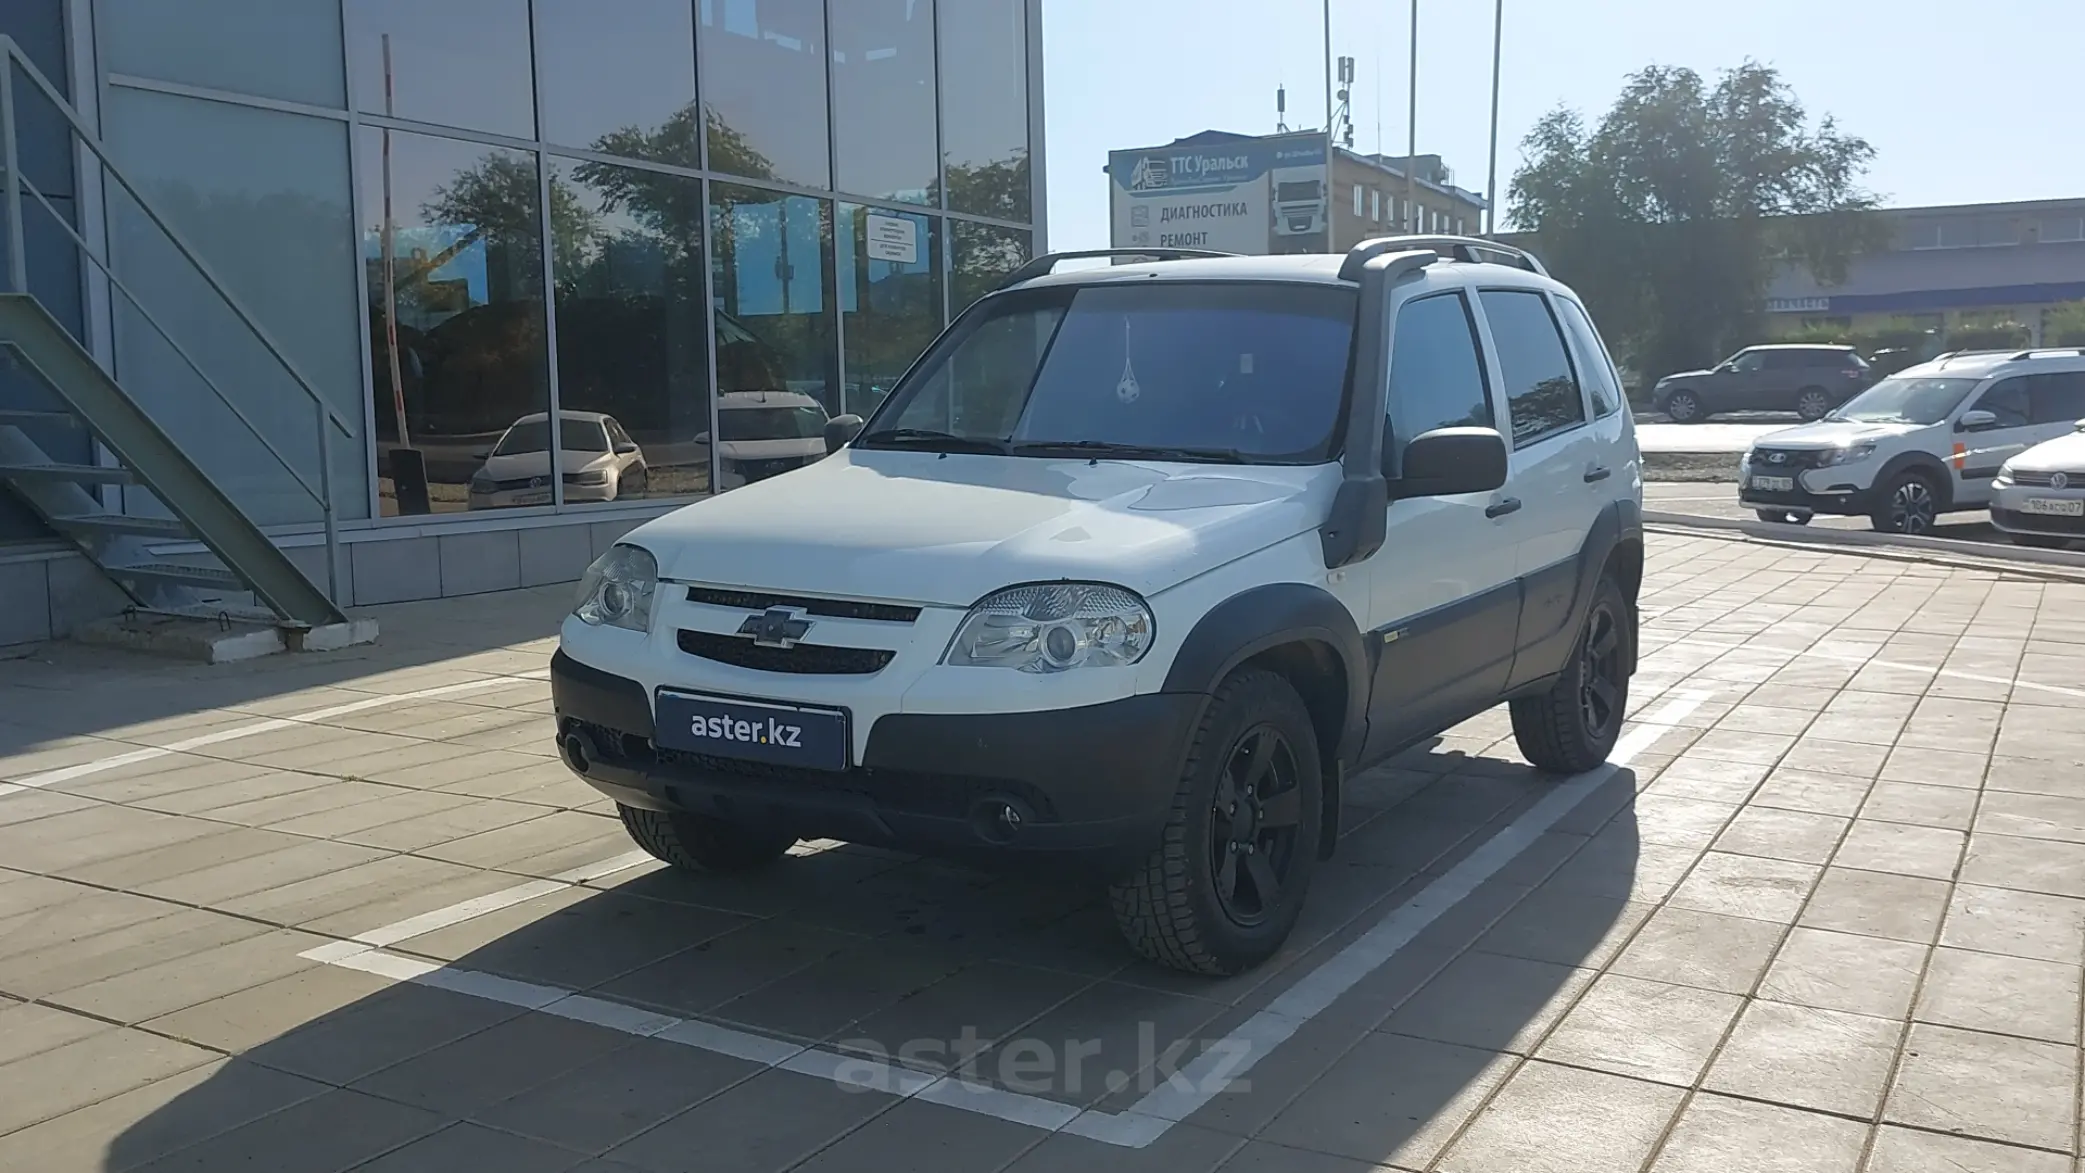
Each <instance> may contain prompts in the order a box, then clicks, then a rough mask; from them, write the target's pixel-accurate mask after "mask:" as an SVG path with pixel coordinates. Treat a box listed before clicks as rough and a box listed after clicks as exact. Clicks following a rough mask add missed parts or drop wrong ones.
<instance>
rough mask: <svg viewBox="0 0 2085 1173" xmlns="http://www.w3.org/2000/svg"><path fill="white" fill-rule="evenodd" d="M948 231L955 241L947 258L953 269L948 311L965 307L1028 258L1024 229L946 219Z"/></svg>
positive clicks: (1027, 242) (996, 284)
mask: <svg viewBox="0 0 2085 1173" xmlns="http://www.w3.org/2000/svg"><path fill="white" fill-rule="evenodd" d="M948 231H949V235H950V236H951V238H952V239H953V242H954V245H955V248H954V250H953V251H954V256H953V257H951V259H950V261H949V264H950V267H951V268H952V269H953V270H954V274H953V276H952V277H951V278H950V280H951V281H952V282H953V284H952V285H951V286H950V287H949V292H950V294H951V297H950V300H949V307H948V309H949V313H950V314H952V315H953V314H960V313H962V312H963V311H964V310H966V309H969V308H970V303H971V302H974V301H976V300H977V299H978V298H980V297H983V296H984V295H985V294H987V293H990V292H992V290H994V289H996V288H998V287H999V283H1000V282H1001V281H1004V280H1006V278H1007V275H1008V274H1010V273H1012V272H1013V271H1014V270H1015V269H1018V268H1020V267H1021V266H1022V265H1024V264H1026V263H1027V262H1028V260H1029V249H1030V244H1029V241H1030V237H1029V234H1028V233H1026V232H1021V231H1019V230H1017V229H1012V228H995V227H993V226H991V225H989V224H972V223H970V222H968V221H964V220H950V221H949V222H948Z"/></svg>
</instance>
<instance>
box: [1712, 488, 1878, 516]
mask: <svg viewBox="0 0 2085 1173" xmlns="http://www.w3.org/2000/svg"><path fill="white" fill-rule="evenodd" d="M1848 488H1849V491H1848V492H1844V493H1811V492H1807V491H1805V490H1803V489H1795V490H1792V491H1790V492H1786V493H1770V492H1766V491H1764V490H1761V489H1755V488H1753V487H1752V486H1751V485H1750V483H1746V484H1744V485H1741V486H1740V487H1739V488H1738V502H1739V503H1740V504H1742V505H1744V506H1745V507H1746V508H1747V509H1794V510H1801V511H1802V512H1804V513H1822V514H1824V515H1826V516H1827V517H1867V516H1868V515H1870V514H1872V513H1874V512H1875V507H1876V505H1877V504H1878V502H1877V500H1876V496H1875V491H1874V490H1873V489H1872V488H1869V489H1852V488H1851V486H1848Z"/></svg>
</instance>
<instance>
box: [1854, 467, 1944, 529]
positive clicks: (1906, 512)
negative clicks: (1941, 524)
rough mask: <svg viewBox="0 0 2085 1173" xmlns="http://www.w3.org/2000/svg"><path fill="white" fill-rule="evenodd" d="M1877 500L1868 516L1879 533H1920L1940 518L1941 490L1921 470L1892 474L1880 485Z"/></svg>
mask: <svg viewBox="0 0 2085 1173" xmlns="http://www.w3.org/2000/svg"><path fill="white" fill-rule="evenodd" d="M1880 502H1881V503H1880V504H1878V505H1876V507H1875V512H1874V514H1873V515H1872V516H1871V517H1870V518H1869V522H1870V524H1872V525H1873V526H1874V527H1875V532H1876V533H1879V534H1923V533H1927V532H1929V531H1931V530H1932V528H1933V523H1934V522H1936V521H1938V520H1940V490H1939V489H1938V488H1937V487H1936V486H1935V485H1934V484H1933V478H1931V477H1929V476H1927V475H1926V474H1925V473H1922V472H1917V471H1907V472H1900V473H1898V474H1897V475H1896V476H1894V477H1891V478H1890V480H1889V483H1888V484H1886V485H1884V486H1883V489H1882V495H1881V498H1880Z"/></svg>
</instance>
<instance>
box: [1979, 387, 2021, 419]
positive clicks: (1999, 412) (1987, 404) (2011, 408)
mask: <svg viewBox="0 0 2085 1173" xmlns="http://www.w3.org/2000/svg"><path fill="white" fill-rule="evenodd" d="M1976 406H1977V407H1980V408H1982V409H1983V410H1985V411H1988V412H1990V413H1991V414H1992V415H1995V416H1997V417H1998V425H1997V426H1999V427H2001V428H2024V427H2026V426H2027V379H2026V378H2024V377H2022V378H2017V379H2007V380H2005V381H2003V382H2001V383H1998V384H1996V385H1994V386H1993V387H1992V388H1991V389H1990V390H1988V391H1986V392H1984V393H1983V395H1982V397H1980V398H1979V399H1978V400H1977V401H1976Z"/></svg>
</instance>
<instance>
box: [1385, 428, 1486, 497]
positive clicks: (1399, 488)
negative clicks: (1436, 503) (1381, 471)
mask: <svg viewBox="0 0 2085 1173" xmlns="http://www.w3.org/2000/svg"><path fill="white" fill-rule="evenodd" d="M1505 484H1506V438H1505V437H1504V436H1501V435H1499V433H1498V430H1497V429H1495V428H1436V429H1434V430H1433V431H1431V432H1427V433H1425V434H1423V435H1421V436H1419V437H1417V438H1415V439H1414V440H1413V441H1412V442H1411V443H1409V444H1407V445H1405V449H1404V475H1403V476H1402V477H1400V478H1398V479H1397V480H1396V481H1394V482H1392V484H1391V486H1390V492H1391V495H1392V496H1393V497H1396V498H1400V499H1401V498H1406V497H1451V496H1454V495H1455V494H1457V493H1489V492H1491V491H1492V490H1494V489H1498V488H1502V487H1504V485H1505Z"/></svg>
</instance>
